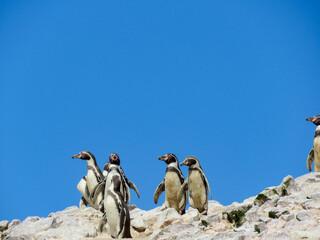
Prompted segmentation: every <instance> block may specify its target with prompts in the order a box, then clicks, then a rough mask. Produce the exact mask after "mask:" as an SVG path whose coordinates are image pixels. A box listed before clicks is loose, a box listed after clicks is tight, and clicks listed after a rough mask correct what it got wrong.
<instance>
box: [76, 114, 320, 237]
mask: <svg viewBox="0 0 320 240" xmlns="http://www.w3.org/2000/svg"><path fill="white" fill-rule="evenodd" d="M306 120H307V121H309V122H312V123H314V124H315V125H316V126H317V127H316V131H315V134H314V140H313V146H312V148H311V150H310V152H309V154H308V157H307V168H308V170H309V171H311V169H312V164H313V162H314V171H315V172H320V115H316V116H314V117H308V118H306ZM72 158H73V159H82V160H85V161H86V163H87V175H86V176H84V177H83V178H82V179H81V180H80V182H79V183H78V185H77V188H78V190H79V192H80V193H81V195H82V197H81V199H80V203H79V208H80V209H83V208H85V207H87V206H88V205H89V206H91V207H93V208H95V209H97V210H99V211H101V212H102V213H103V217H102V219H101V221H100V224H99V227H98V228H99V230H100V231H101V232H102V231H103V229H104V226H105V224H106V223H108V225H109V227H110V233H111V236H112V237H113V238H132V236H131V232H130V212H129V208H128V204H130V203H131V195H130V189H129V188H131V189H133V190H134V191H135V192H136V194H137V196H138V198H140V194H139V191H138V189H137V187H136V185H135V184H134V183H133V182H131V181H130V180H129V179H128V178H127V177H126V175H125V174H124V171H123V169H122V168H121V166H120V158H119V155H118V154H116V153H111V154H110V156H109V162H107V163H106V164H105V165H104V168H103V172H102V171H101V170H100V168H99V167H98V165H97V161H96V158H95V157H94V155H93V154H92V153H90V152H89V151H82V152H80V153H78V154H76V155H73V156H72ZM158 159H159V160H161V161H163V162H165V163H166V165H167V166H166V171H165V176H164V179H163V180H162V181H161V183H160V184H159V185H158V186H157V188H156V190H155V192H154V197H153V200H154V203H155V204H157V203H158V199H159V196H160V195H161V194H162V193H163V192H165V202H164V206H165V208H174V209H175V210H176V211H177V212H178V213H179V214H180V215H183V214H185V212H186V211H185V207H186V204H187V196H188V193H187V192H188V191H189V205H190V206H191V207H192V208H195V209H197V210H198V212H199V213H200V214H201V215H207V213H208V192H209V194H210V199H212V196H211V190H210V186H209V182H208V179H207V177H206V175H205V174H204V172H203V169H202V168H201V166H200V162H199V159H197V158H196V157H194V156H188V157H186V158H185V159H184V160H183V162H181V163H180V164H179V161H178V158H177V157H176V156H175V155H174V154H172V153H167V154H165V155H163V156H160V157H158ZM179 166H188V177H187V179H186V180H185V178H184V176H183V174H182V172H181V170H180V167H179Z"/></svg>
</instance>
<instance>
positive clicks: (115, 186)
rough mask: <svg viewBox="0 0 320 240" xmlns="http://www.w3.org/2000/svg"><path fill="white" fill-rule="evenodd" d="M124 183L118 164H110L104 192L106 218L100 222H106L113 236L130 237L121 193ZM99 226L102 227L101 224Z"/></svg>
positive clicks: (128, 220) (128, 223)
mask: <svg viewBox="0 0 320 240" xmlns="http://www.w3.org/2000/svg"><path fill="white" fill-rule="evenodd" d="M124 184H125V183H124V182H123V181H122V177H121V173H120V171H119V168H118V166H117V165H115V164H110V165H109V167H108V174H107V178H106V187H105V193H104V196H105V197H104V209H105V214H104V217H103V218H106V220H102V221H101V223H102V224H103V223H104V222H108V224H109V227H110V232H111V236H112V237H113V238H131V233H130V213H129V209H128V206H127V204H126V203H125V202H124V201H123V195H122V193H121V188H123V185H124ZM99 228H100V229H102V227H101V225H100V226H99Z"/></svg>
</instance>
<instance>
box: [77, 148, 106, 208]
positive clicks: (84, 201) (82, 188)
mask: <svg viewBox="0 0 320 240" xmlns="http://www.w3.org/2000/svg"><path fill="white" fill-rule="evenodd" d="M72 158H73V159H82V160H85V161H86V163H87V169H88V172H87V175H86V176H84V177H83V178H82V179H81V180H80V182H79V183H78V186H77V188H78V190H79V192H80V193H81V194H82V198H81V199H80V203H79V208H80V209H82V208H85V207H86V206H87V205H88V204H89V205H90V206H91V207H93V208H95V209H98V210H100V211H101V212H104V209H103V191H101V192H100V193H98V194H96V196H95V191H96V189H97V187H98V186H99V185H101V184H103V183H104V176H103V174H102V172H101V170H100V168H99V167H98V165H97V161H96V158H95V157H94V155H93V154H92V153H91V152H89V151H82V152H80V153H79V154H76V155H73V156H72ZM93 199H94V201H93Z"/></svg>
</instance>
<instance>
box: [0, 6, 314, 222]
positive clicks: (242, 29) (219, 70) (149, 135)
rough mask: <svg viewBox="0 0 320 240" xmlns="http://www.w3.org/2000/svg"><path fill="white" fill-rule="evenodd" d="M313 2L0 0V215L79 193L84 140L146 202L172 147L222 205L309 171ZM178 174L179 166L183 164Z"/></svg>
mask: <svg viewBox="0 0 320 240" xmlns="http://www.w3.org/2000/svg"><path fill="white" fill-rule="evenodd" d="M319 10H320V4H319V2H318V1H281V2H280V1H257V2H252V1H228V2H226V1H184V3H183V4H181V2H178V1H138V2H137V1H94V2H92V1H91V2H90V1H41V2H39V1H1V3H0V87H1V96H0V100H1V101H0V104H1V112H2V114H1V121H0V122H1V125H0V127H1V129H0V130H1V134H0V136H1V137H0V149H1V163H0V169H1V181H0V189H1V191H2V193H1V198H0V206H1V208H0V220H4V219H7V220H12V219H15V218H18V219H21V220H23V219H25V218H26V217H27V216H40V217H46V216H47V215H48V214H49V213H50V212H55V211H58V210H63V209H64V208H66V207H69V206H72V205H78V203H79V199H80V197H81V195H80V193H79V192H78V190H77V188H76V186H77V183H78V182H79V181H80V179H81V178H82V177H83V176H84V175H85V174H86V164H85V162H83V161H80V160H77V159H72V158H71V156H72V155H74V154H76V153H78V152H79V151H82V150H89V151H91V152H92V153H93V154H94V155H95V156H96V158H97V162H98V164H99V166H100V167H101V168H102V167H103V165H104V164H105V163H106V161H107V158H108V156H109V154H110V153H112V152H116V153H118V154H119V156H120V159H121V164H122V168H123V169H124V171H125V173H126V175H127V177H128V178H129V179H130V180H131V181H133V182H134V183H135V184H136V186H137V187H138V189H139V192H140V195H141V198H140V199H138V198H137V197H136V195H135V193H134V192H132V203H134V204H136V205H137V206H138V207H139V208H142V209H145V210H149V209H152V208H154V207H157V206H160V205H161V204H162V203H163V201H164V194H163V195H161V197H160V199H159V203H158V204H157V205H155V204H154V203H153V193H154V191H155V189H156V187H157V185H158V184H159V183H160V182H161V181H162V179H163V177H164V173H165V168H166V166H165V164H164V163H163V162H161V161H159V160H157V157H158V156H160V155H163V154H165V153H169V152H172V153H174V154H176V155H177V157H178V159H179V161H180V162H181V161H182V160H183V159H184V158H185V157H187V156H189V155H195V156H196V157H198V158H199V160H200V163H201V165H202V168H203V170H204V172H205V174H206V176H207V178H208V181H209V183H210V186H211V191H212V197H213V199H214V200H216V201H219V202H220V203H222V204H224V205H226V204H231V203H232V202H233V201H238V202H241V201H243V200H244V199H246V198H248V197H251V196H253V195H256V194H258V193H259V192H260V191H262V190H263V189H264V188H265V187H268V186H273V185H278V184H280V182H281V180H282V179H283V178H284V177H285V176H287V175H289V174H290V175H292V176H293V177H298V176H301V175H303V174H306V173H308V170H307V167H306V157H307V154H308V152H309V150H310V149H311V147H312V141H313V134H314V130H315V126H314V125H313V124H311V123H309V122H306V121H305V118H306V117H309V116H313V115H315V114H319V113H320V112H319V103H318V97H317V96H318V94H319V87H320V81H319V80H320V78H319V77H320V67H319V64H320V40H319V39H320V17H319ZM182 171H183V173H184V175H185V177H186V176H187V168H186V167H182Z"/></svg>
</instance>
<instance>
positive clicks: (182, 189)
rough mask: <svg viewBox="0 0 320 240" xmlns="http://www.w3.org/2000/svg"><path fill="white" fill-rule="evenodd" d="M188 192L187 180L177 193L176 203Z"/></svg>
mask: <svg viewBox="0 0 320 240" xmlns="http://www.w3.org/2000/svg"><path fill="white" fill-rule="evenodd" d="M187 190H188V179H187V180H186V181H185V182H184V183H183V184H182V185H181V187H180V189H179V191H178V201H179V202H181V200H182V198H183V195H185V193H186V192H187Z"/></svg>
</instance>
